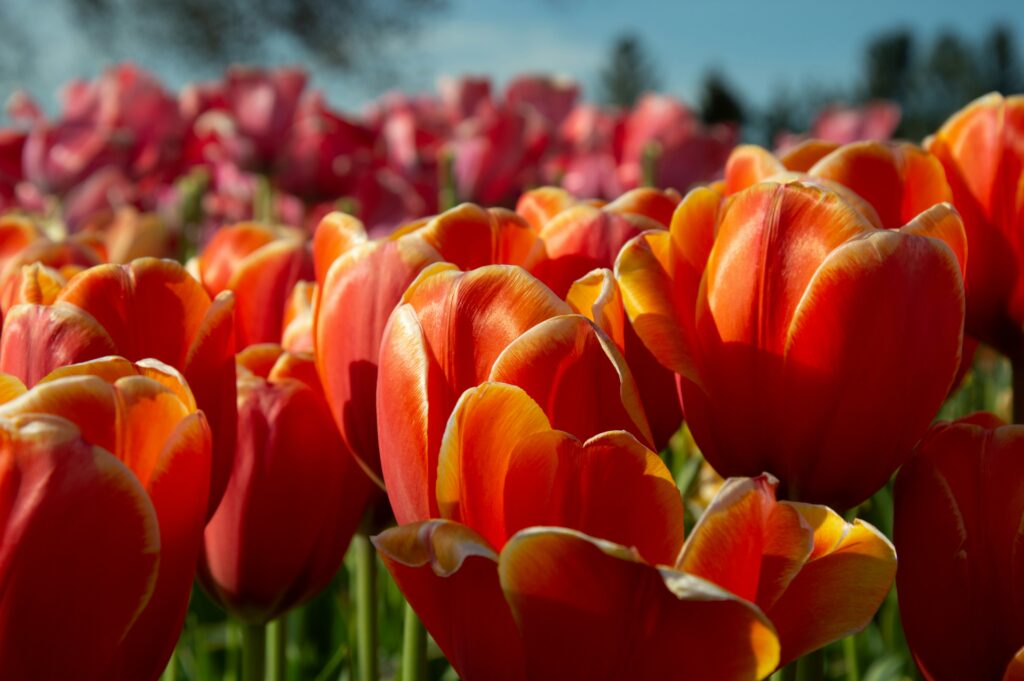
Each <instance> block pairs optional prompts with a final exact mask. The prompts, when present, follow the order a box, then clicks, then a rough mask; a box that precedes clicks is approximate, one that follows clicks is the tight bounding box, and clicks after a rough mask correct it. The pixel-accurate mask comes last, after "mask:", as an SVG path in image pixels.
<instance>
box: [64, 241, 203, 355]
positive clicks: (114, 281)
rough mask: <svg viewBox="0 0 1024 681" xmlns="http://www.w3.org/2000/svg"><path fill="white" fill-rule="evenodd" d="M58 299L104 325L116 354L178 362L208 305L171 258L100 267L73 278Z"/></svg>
mask: <svg viewBox="0 0 1024 681" xmlns="http://www.w3.org/2000/svg"><path fill="white" fill-rule="evenodd" d="M58 300H59V301H63V302H66V303H70V304H72V305H76V306H78V307H79V308H81V309H82V310H84V311H85V312H87V313H89V314H90V315H92V316H93V318H95V319H96V321H98V322H99V323H100V325H101V326H102V327H103V328H104V329H106V331H107V333H109V334H110V337H111V338H112V339H113V341H114V345H115V346H116V348H117V351H118V354H120V355H123V356H124V357H127V358H128V359H131V360H138V359H142V358H144V357H155V358H156V359H159V360H161V361H163V362H166V363H167V364H170V365H172V366H176V367H180V366H183V365H184V362H185V356H186V353H187V352H188V349H189V345H190V343H191V341H192V339H193V338H194V337H195V336H196V334H197V332H198V331H199V328H200V326H201V324H202V321H203V316H204V315H205V314H206V311H207V309H208V308H209V307H210V299H209V296H207V295H206V292H205V291H204V290H203V287H202V286H200V285H199V282H197V281H196V280H195V279H193V278H192V276H191V275H189V273H188V272H186V271H185V269H184V268H183V267H182V266H181V265H179V264H177V263H176V262H173V261H171V260H156V259H154V258H142V259H140V260H135V261H134V262H132V263H130V264H128V265H100V266H98V267H93V268H91V269H89V270H86V271H85V272H82V273H81V274H80V275H78V276H76V277H75V278H74V279H72V280H71V281H70V282H68V285H67V287H66V288H65V289H64V291H62V292H61V294H60V297H59V298H58Z"/></svg>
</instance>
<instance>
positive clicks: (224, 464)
mask: <svg viewBox="0 0 1024 681" xmlns="http://www.w3.org/2000/svg"><path fill="white" fill-rule="evenodd" d="M234 304H235V298H234V294H233V293H232V292H231V291H222V292H221V293H218V294H217V297H216V298H214V299H213V303H212V304H211V305H210V307H209V308H208V309H207V311H206V315H205V316H204V317H203V319H202V322H201V323H200V327H199V330H198V332H197V333H196V335H195V337H194V338H193V339H192V345H191V346H190V347H189V349H188V354H187V356H186V360H185V365H184V367H183V368H182V374H183V375H184V376H185V379H186V380H187V381H188V384H189V386H190V387H191V388H192V393H193V394H194V395H195V399H196V404H197V405H198V407H199V408H200V409H202V410H203V413H204V414H206V418H207V420H208V421H209V423H210V430H212V431H213V469H212V472H211V474H210V504H209V509H208V511H209V513H210V514H212V513H213V510H214V509H215V508H217V504H218V503H219V502H220V496H221V494H223V493H224V487H225V485H227V480H228V474H229V472H230V470H231V465H232V461H233V460H234V457H235V417H236V413H237V407H236V405H235V356H234V323H233V318H232V317H233V314H234Z"/></svg>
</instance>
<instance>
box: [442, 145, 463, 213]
mask: <svg viewBox="0 0 1024 681" xmlns="http://www.w3.org/2000/svg"><path fill="white" fill-rule="evenodd" d="M437 174H438V178H437V180H438V182H437V184H438V190H437V207H438V210H440V211H441V212H444V211H446V210H448V209H449V208H454V207H455V206H456V205H458V203H459V195H458V191H457V190H456V188H455V154H453V153H452V151H451V150H450V149H444V150H442V151H441V152H440V153H439V154H438V158H437Z"/></svg>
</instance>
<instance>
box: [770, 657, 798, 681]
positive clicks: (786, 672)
mask: <svg viewBox="0 0 1024 681" xmlns="http://www.w3.org/2000/svg"><path fill="white" fill-rule="evenodd" d="M796 665H797V663H796V662H790V663H789V664H787V665H786V666H785V667H783V668H782V669H780V670H779V671H777V672H775V674H773V678H774V677H778V678H777V679H776V681H796Z"/></svg>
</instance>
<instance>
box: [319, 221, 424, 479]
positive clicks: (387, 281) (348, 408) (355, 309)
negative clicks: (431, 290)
mask: <svg viewBox="0 0 1024 681" xmlns="http://www.w3.org/2000/svg"><path fill="white" fill-rule="evenodd" d="M439 257H440V256H439V255H438V254H437V252H436V251H435V250H434V249H433V248H431V247H430V246H429V245H428V244H427V243H426V242H425V241H424V240H423V239H422V238H421V237H419V236H417V235H415V234H410V235H407V236H404V237H401V238H398V239H396V240H394V241H386V242H369V243H366V244H362V245H357V246H355V247H353V248H351V249H350V250H349V251H347V252H346V253H345V254H344V255H342V256H341V257H339V258H338V259H337V260H336V261H335V263H334V264H333V265H332V266H331V268H330V271H329V272H328V273H327V275H326V279H325V281H324V283H323V284H322V286H321V287H320V293H319V296H318V298H317V303H316V311H315V315H314V321H313V338H314V345H315V347H316V358H317V368H318V370H319V372H320V378H321V380H322V381H323V386H324V393H325V395H326V397H327V402H328V404H329V405H330V407H331V413H332V414H333V415H334V420H335V423H337V425H338V429H339V430H340V431H341V433H342V437H343V439H344V440H345V444H346V445H347V446H348V448H349V449H350V450H351V451H352V453H353V454H354V455H355V456H356V458H357V459H358V460H359V461H361V462H362V464H363V466H364V467H365V469H366V470H367V472H368V473H369V474H370V475H371V476H372V477H374V478H375V479H377V480H379V479H380V470H381V469H380V454H379V449H378V445H377V412H376V409H375V407H374V405H375V401H376V395H377V372H378V368H377V365H378V361H379V355H380V350H381V339H382V337H383V334H384V327H385V325H386V324H387V321H388V317H389V316H390V315H391V312H392V310H394V308H395V307H396V306H397V305H398V304H399V302H400V301H401V298H402V293H403V292H404V291H405V289H406V287H408V286H409V284H410V283H412V281H413V280H414V279H415V278H416V276H417V275H418V274H419V273H420V271H421V270H422V269H423V268H425V267H426V266H427V265H429V264H430V263H433V262H436V261H437V260H438V258H439Z"/></svg>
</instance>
